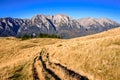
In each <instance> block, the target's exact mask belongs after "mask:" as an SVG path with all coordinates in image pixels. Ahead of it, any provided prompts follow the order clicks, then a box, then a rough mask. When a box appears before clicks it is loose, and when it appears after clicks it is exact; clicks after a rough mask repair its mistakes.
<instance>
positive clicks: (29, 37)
mask: <svg viewBox="0 0 120 80" xmlns="http://www.w3.org/2000/svg"><path fill="white" fill-rule="evenodd" d="M20 38H21V39H22V40H27V39H31V38H58V39H61V37H60V36H58V35H55V34H51V35H49V34H43V33H40V34H39V35H38V36H33V35H31V36H29V35H23V36H22V37H20Z"/></svg>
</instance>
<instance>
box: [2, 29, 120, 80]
mask: <svg viewBox="0 0 120 80" xmlns="http://www.w3.org/2000/svg"><path fill="white" fill-rule="evenodd" d="M0 64H1V66H0V80H6V79H8V80H33V79H34V80H37V79H42V80H48V79H51V80H55V79H57V80H59V79H62V80H79V79H80V80H119V79H120V28H116V29H112V30H108V31H105V32H102V33H99V34H95V35H90V36H86V37H81V38H74V39H68V40H61V39H30V40H25V41H21V40H19V39H16V38H0Z"/></svg>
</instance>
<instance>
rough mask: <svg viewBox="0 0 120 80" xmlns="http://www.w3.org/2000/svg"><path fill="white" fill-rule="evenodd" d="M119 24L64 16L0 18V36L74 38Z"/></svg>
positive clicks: (107, 20) (106, 20)
mask: <svg viewBox="0 0 120 80" xmlns="http://www.w3.org/2000/svg"><path fill="white" fill-rule="evenodd" d="M119 26H120V24H119V23H117V22H115V21H112V20H110V19H107V18H81V19H78V20H75V19H72V18H71V17H69V16H67V15H64V14H57V15H36V16H34V17H33V18H31V19H18V18H10V17H7V18H0V36H3V37H5V36H16V37H18V36H23V35H33V34H34V35H38V34H39V33H47V34H56V35H59V36H61V37H63V38H74V37H80V36H84V35H89V34H95V33H98V32H102V31H105V30H108V29H112V28H115V27H119Z"/></svg>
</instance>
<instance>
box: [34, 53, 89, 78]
mask: <svg viewBox="0 0 120 80" xmlns="http://www.w3.org/2000/svg"><path fill="white" fill-rule="evenodd" d="M32 71H33V79H34V80H89V79H88V78H87V77H85V76H82V75H80V74H78V73H76V72H75V71H73V70H70V69H68V68H67V67H65V66H63V65H61V64H59V63H52V62H50V61H49V55H48V53H47V52H45V51H41V52H40V55H39V56H37V57H36V58H35V59H34V62H33V68H32Z"/></svg>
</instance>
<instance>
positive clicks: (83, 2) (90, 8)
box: [0, 0, 120, 22]
mask: <svg viewBox="0 0 120 80" xmlns="http://www.w3.org/2000/svg"><path fill="white" fill-rule="evenodd" d="M36 14H44V15H55V14H66V15H68V16H71V17H73V18H75V19H78V18H84V17H93V18H99V17H106V18H110V19H113V20H115V21H118V22H120V0H59V1H58V0H0V17H14V18H31V17H33V16H34V15H36Z"/></svg>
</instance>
